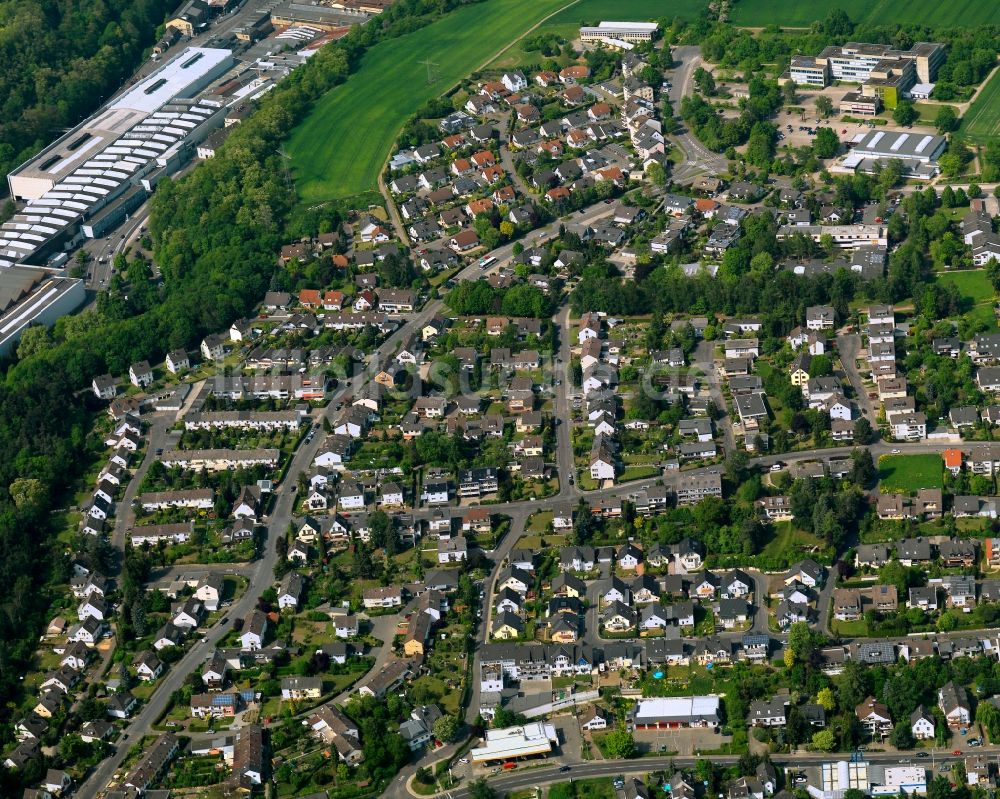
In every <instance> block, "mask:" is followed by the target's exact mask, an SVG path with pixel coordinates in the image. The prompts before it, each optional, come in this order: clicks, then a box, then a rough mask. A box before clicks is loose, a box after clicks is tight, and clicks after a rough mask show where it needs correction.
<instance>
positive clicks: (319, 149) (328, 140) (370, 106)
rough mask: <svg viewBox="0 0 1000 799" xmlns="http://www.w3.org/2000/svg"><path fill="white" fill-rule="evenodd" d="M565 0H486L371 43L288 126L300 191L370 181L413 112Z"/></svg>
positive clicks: (315, 194)
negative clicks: (339, 80) (337, 82)
mask: <svg viewBox="0 0 1000 799" xmlns="http://www.w3.org/2000/svg"><path fill="white" fill-rule="evenodd" d="M567 2H568V0H487V2H483V3H475V4H471V5H468V6H464V7H462V8H459V9H458V10H456V11H453V12H451V13H449V14H447V15H445V16H444V17H443V18H442V19H439V20H438V21H436V22H434V23H432V24H430V25H428V26H426V27H424V28H421V29H420V30H417V31H414V32H412V33H408V34H406V35H405V36H401V37H399V38H396V39H391V40H389V41H384V42H381V43H380V44H378V45H376V46H375V47H372V48H371V49H370V50H368V52H367V53H365V55H364V57H363V58H362V60H361V65H360V67H359V68H358V69H357V70H356V71H355V72H354V73H353V74H352V75H351V76H350V77H349V78H348V79H347V81H346V82H345V83H344V84H343V85H341V86H338V87H336V88H334V89H332V90H331V91H330V92H328V93H327V94H326V95H325V96H324V97H323V98H321V99H320V100H319V102H317V103H316V106H315V107H314V108H313V110H312V111H311V112H310V114H309V115H308V116H307V117H306V118H305V120H304V121H303V122H302V124H301V125H299V126H298V127H297V128H296V129H295V130H294V131H292V135H291V138H290V140H289V142H288V153H289V156H290V158H291V164H292V171H293V174H294V175H295V180H296V183H297V187H298V192H299V197H300V198H301V199H302V200H303V201H305V202H322V201H326V200H333V199H339V198H345V197H352V196H354V195H357V194H361V193H362V192H366V191H371V190H373V189H375V188H376V186H377V182H378V175H379V172H380V171H381V170H382V167H383V166H384V164H385V161H386V158H387V157H388V156H389V151H390V149H391V147H392V144H393V142H394V140H395V139H396V136H397V135H398V134H399V131H400V130H401V129H402V127H403V124H404V123H405V122H406V120H407V118H409V117H410V115H412V114H413V113H414V112H415V111H416V110H417V109H418V108H420V106H421V105H423V104H424V103H425V102H427V101H428V100H430V99H432V98H434V97H437V96H438V95H440V94H442V93H444V92H446V91H448V90H449V89H450V88H451V87H452V86H454V85H455V84H456V83H457V82H458V81H460V80H461V79H462V78H464V77H466V76H467V75H469V74H470V73H472V72H475V71H476V70H477V69H478V68H479V66H480V65H482V64H484V63H486V62H488V61H490V60H491V57H492V56H494V55H498V54H499V51H500V50H502V49H504V48H506V47H508V46H509V45H510V44H511V43H512V42H514V41H515V40H517V39H518V38H519V37H520V36H522V35H523V34H524V33H525V32H527V31H528V30H529V29H530V28H531V27H532V26H534V25H535V24H537V23H538V22H539V21H540V20H542V19H544V18H545V17H546V16H547V15H549V14H551V13H552V12H554V11H556V10H558V9H559V8H561V7H562V6H564V5H566V3H567ZM473 31H474V32H475V33H474V35H473V33H472V32H473ZM426 61H430V62H432V67H431V79H432V80H431V82H430V83H428V82H427V67H426V65H425V64H424V63H422V62H426Z"/></svg>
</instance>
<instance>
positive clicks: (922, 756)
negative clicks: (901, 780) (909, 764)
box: [917, 752, 931, 760]
mask: <svg viewBox="0 0 1000 799" xmlns="http://www.w3.org/2000/svg"><path fill="white" fill-rule="evenodd" d="M930 756H931V755H930V752H917V758H918V759H920V760H923V759H925V758H928V757H930Z"/></svg>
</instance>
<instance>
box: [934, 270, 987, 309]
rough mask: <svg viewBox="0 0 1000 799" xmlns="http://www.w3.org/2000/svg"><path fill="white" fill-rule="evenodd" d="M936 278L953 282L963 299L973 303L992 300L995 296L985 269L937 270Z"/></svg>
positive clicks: (941, 281)
mask: <svg viewBox="0 0 1000 799" xmlns="http://www.w3.org/2000/svg"><path fill="white" fill-rule="evenodd" d="M937 279H938V282H940V283H954V284H955V286H956V287H957V288H958V290H959V292H960V293H961V295H962V297H963V299H966V300H968V301H969V302H970V303H971V304H973V305H978V304H979V303H981V302H986V301H989V302H992V301H993V298H994V297H995V296H996V292H995V291H994V290H993V284H992V283H990V279H989V278H988V277H987V276H986V270H985V269H968V270H963V271H958V272H939V273H938V276H937Z"/></svg>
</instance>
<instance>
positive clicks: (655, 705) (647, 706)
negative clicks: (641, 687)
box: [631, 696, 719, 730]
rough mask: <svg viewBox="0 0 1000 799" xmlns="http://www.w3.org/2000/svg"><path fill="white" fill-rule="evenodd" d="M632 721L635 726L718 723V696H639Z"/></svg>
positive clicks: (664, 727) (659, 727)
mask: <svg viewBox="0 0 1000 799" xmlns="http://www.w3.org/2000/svg"><path fill="white" fill-rule="evenodd" d="M631 721H632V725H633V727H634V729H636V730H669V729H676V728H679V727H717V726H718V724H719V697H717V696H668V697H658V698H655V699H640V700H639V702H638V704H636V706H635V709H634V710H633V711H632V715H631Z"/></svg>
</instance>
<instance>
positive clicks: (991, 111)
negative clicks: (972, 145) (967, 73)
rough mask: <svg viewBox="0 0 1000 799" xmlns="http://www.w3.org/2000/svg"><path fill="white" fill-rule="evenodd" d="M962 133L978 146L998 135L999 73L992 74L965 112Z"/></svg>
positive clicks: (999, 121)
mask: <svg viewBox="0 0 1000 799" xmlns="http://www.w3.org/2000/svg"><path fill="white" fill-rule="evenodd" d="M962 133H964V134H965V135H966V136H967V137H968V138H969V139H970V140H972V141H974V142H979V143H980V144H981V143H983V142H985V141H986V140H987V139H988V138H990V137H991V136H996V135H997V134H998V133H1000V72H994V73H993V77H991V78H990V80H989V82H988V83H987V84H986V85H985V86H984V87H983V90H982V91H981V92H979V95H978V96H977V97H976V99H975V101H973V103H972V105H970V106H969V110H968V111H966V112H965V116H964V117H962Z"/></svg>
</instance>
